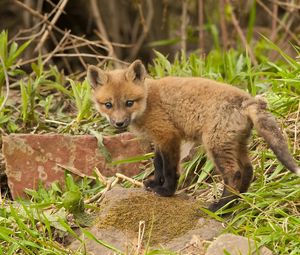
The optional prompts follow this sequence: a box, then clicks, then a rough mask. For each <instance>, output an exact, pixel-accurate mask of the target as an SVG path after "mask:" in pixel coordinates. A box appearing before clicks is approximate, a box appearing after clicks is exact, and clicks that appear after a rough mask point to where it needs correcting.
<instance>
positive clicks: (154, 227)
mask: <svg viewBox="0 0 300 255" xmlns="http://www.w3.org/2000/svg"><path fill="white" fill-rule="evenodd" d="M124 192H125V193H127V195H124ZM120 193H121V194H120V197H119V199H118V198H116V197H115V196H114V198H113V200H116V201H113V202H112V201H111V198H109V197H108V198H107V199H106V202H105V203H104V211H103V212H102V213H101V214H102V217H99V219H98V222H97V226H98V228H107V227H108V226H112V227H115V228H117V229H119V230H122V231H124V232H127V233H132V234H133V236H136V237H137V236H138V231H139V222H140V221H144V222H145V233H144V240H145V241H146V242H147V241H148V240H150V245H155V244H158V243H160V244H163V243H167V242H168V241H170V240H172V239H174V238H175V237H178V236H180V235H182V234H184V233H186V232H187V231H189V230H191V229H193V228H194V227H196V226H197V222H198V220H199V217H200V216H201V215H200V210H199V206H200V205H199V202H196V201H195V200H192V199H189V198H187V197H181V196H174V197H167V198H166V197H159V196H157V195H155V194H153V193H151V192H146V191H143V190H141V189H130V190H128V191H126V189H121V191H120ZM106 203H108V204H110V206H108V207H107V208H106V209H105V204H106Z"/></svg>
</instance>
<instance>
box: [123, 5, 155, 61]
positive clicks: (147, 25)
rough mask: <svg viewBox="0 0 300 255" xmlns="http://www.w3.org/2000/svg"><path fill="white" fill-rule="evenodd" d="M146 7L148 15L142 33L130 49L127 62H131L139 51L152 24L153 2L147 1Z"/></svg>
mask: <svg viewBox="0 0 300 255" xmlns="http://www.w3.org/2000/svg"><path fill="white" fill-rule="evenodd" d="M147 6H148V8H147V9H148V15H147V18H146V22H145V25H144V26H143V33H141V35H140V37H139V38H138V40H137V42H136V43H135V46H134V47H133V48H132V50H131V52H130V55H129V57H128V59H129V60H133V59H135V58H136V56H137V54H138V52H139V50H140V49H141V47H142V44H143V42H144V40H145V38H146V36H147V35H148V32H149V30H150V28H151V23H152V19H153V14H154V10H153V2H152V0H147Z"/></svg>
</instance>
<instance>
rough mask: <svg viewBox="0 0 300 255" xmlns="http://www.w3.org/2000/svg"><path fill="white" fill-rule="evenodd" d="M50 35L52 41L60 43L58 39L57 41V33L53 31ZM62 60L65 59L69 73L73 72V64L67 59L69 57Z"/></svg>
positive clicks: (55, 43)
mask: <svg viewBox="0 0 300 255" xmlns="http://www.w3.org/2000/svg"><path fill="white" fill-rule="evenodd" d="M50 37H51V39H52V41H53V42H54V45H57V44H58V41H57V39H56V37H55V34H54V33H51V34H50ZM50 54H51V53H50ZM62 60H63V62H64V65H65V67H66V69H67V70H68V72H69V73H73V70H72V68H71V65H70V63H69V61H68V60H67V58H65V57H63V58H62Z"/></svg>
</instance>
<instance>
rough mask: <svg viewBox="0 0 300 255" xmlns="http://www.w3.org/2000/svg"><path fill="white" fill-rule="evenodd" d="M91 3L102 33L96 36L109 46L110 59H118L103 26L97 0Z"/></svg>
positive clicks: (92, 0)
mask: <svg viewBox="0 0 300 255" xmlns="http://www.w3.org/2000/svg"><path fill="white" fill-rule="evenodd" d="M90 2H91V9H92V14H93V16H94V18H95V21H96V25H97V27H98V30H99V32H100V34H99V33H98V34H97V33H96V34H97V35H98V36H99V38H100V39H101V40H102V41H103V43H104V44H105V45H106V46H107V48H108V56H109V57H114V58H117V56H116V54H115V52H114V48H113V46H112V44H111V42H110V41H109V38H108V34H107V32H106V29H105V26H104V24H103V20H102V17H101V13H100V10H99V6H98V4H97V1H96V0H90ZM116 67H119V66H118V64H117V66H116Z"/></svg>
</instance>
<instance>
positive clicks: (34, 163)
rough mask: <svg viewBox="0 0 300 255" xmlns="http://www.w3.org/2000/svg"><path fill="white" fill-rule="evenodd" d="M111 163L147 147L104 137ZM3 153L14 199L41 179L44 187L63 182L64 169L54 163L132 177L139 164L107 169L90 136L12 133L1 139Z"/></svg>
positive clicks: (126, 135)
mask: <svg viewBox="0 0 300 255" xmlns="http://www.w3.org/2000/svg"><path fill="white" fill-rule="evenodd" d="M103 143H104V145H105V147H106V149H107V150H108V151H109V152H110V154H111V156H112V159H113V161H115V160H120V159H126V158H129V157H133V156H137V155H142V154H144V153H146V152H147V151H148V152H149V147H148V148H147V146H145V144H144V143H142V142H141V141H139V140H137V139H136V138H135V137H134V136H133V135H132V134H130V133H123V134H120V135H115V136H107V137H104V138H103ZM3 154H4V158H5V163H6V175H7V178H8V185H9V188H10V191H11V193H12V196H13V198H16V197H18V196H24V189H25V188H30V189H35V188H36V187H37V184H38V182H39V181H40V180H41V181H42V182H43V183H44V184H45V185H46V186H49V185H50V184H51V183H52V182H53V181H56V180H58V181H60V182H61V183H62V182H63V180H64V170H63V169H62V168H61V167H59V166H58V165H57V164H61V165H64V166H66V167H70V168H75V169H77V170H78V171H80V172H81V173H83V174H86V175H92V174H93V169H94V167H95V166H96V167H97V168H98V169H99V170H100V172H101V173H102V174H103V175H104V176H112V175H114V174H115V173H116V172H119V173H123V174H125V175H127V176H133V175H136V174H138V173H139V172H140V168H141V167H142V164H141V163H131V164H121V165H117V166H114V167H112V166H110V165H109V164H108V163H107V162H106V160H105V158H104V156H103V155H102V154H101V152H100V150H99V148H98V146H97V139H96V138H95V137H93V136H90V135H80V136H71V135H60V134H45V135H32V134H13V135H8V136H3Z"/></svg>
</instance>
